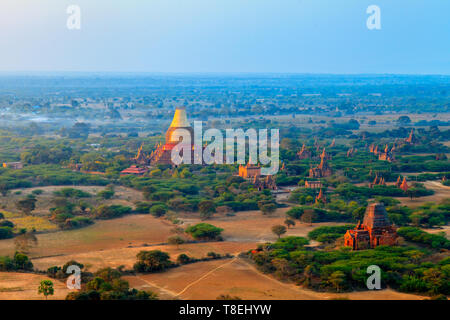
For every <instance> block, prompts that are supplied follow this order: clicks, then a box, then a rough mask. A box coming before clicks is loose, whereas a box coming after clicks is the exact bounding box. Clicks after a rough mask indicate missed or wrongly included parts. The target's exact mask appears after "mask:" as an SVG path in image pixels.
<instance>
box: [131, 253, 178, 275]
mask: <svg viewBox="0 0 450 320" xmlns="http://www.w3.org/2000/svg"><path fill="white" fill-rule="evenodd" d="M136 257H137V259H138V261H137V262H136V263H135V264H134V267H133V268H134V270H135V271H137V272H155V271H162V270H164V269H166V268H169V267H170V266H172V262H171V261H170V256H169V254H167V253H166V252H162V251H160V250H152V251H141V252H139V253H138V254H137V256H136Z"/></svg>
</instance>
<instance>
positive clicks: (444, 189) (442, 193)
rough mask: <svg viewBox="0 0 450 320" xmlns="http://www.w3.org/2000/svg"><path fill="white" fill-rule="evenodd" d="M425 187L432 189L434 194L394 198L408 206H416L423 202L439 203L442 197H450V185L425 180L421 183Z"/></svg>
mask: <svg viewBox="0 0 450 320" xmlns="http://www.w3.org/2000/svg"><path fill="white" fill-rule="evenodd" d="M423 184H424V185H425V187H426V188H427V189H431V190H434V194H433V195H431V196H426V197H420V198H413V199H412V200H411V199H410V198H405V197H401V198H396V199H397V200H399V201H400V202H401V203H402V204H403V205H405V206H409V207H418V206H420V205H422V204H423V203H424V202H434V203H439V202H441V201H442V200H444V199H450V187H448V186H444V185H443V184H442V183H441V182H440V181H425V182H424V183H423Z"/></svg>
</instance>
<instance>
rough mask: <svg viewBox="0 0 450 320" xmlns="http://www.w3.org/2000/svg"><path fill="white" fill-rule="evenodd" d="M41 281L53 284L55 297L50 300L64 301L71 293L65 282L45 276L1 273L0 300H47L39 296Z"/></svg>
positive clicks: (49, 298)
mask: <svg viewBox="0 0 450 320" xmlns="http://www.w3.org/2000/svg"><path fill="white" fill-rule="evenodd" d="M41 280H51V281H52V282H53V287H54V289H55V290H54V295H53V296H48V300H63V299H65V298H66V295H67V294H68V293H69V292H70V290H69V289H67V287H66V285H65V284H64V283H63V282H60V281H58V280H55V279H50V278H48V277H46V276H44V275H36V274H31V273H14V272H0V300H45V297H44V296H43V295H42V294H41V295H40V294H38V287H39V283H40V282H41Z"/></svg>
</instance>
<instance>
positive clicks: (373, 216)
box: [344, 203, 398, 250]
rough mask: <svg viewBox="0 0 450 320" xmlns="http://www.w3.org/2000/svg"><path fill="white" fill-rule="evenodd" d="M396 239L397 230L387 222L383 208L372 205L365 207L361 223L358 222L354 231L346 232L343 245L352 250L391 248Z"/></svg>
mask: <svg viewBox="0 0 450 320" xmlns="http://www.w3.org/2000/svg"><path fill="white" fill-rule="evenodd" d="M397 238H398V236H397V230H396V228H395V227H394V226H392V225H391V223H390V222H389V219H388V217H387V212H386V209H385V208H384V206H383V205H382V204H381V203H373V204H370V205H369V206H368V207H367V209H366V214H365V215H364V220H363V223H362V224H361V223H360V222H358V225H357V226H356V228H355V229H352V230H347V232H346V233H345V235H344V245H345V246H347V247H351V248H352V249H353V250H360V249H369V248H375V247H377V246H381V245H389V246H392V245H395V244H397Z"/></svg>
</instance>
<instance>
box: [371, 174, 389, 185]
mask: <svg viewBox="0 0 450 320" xmlns="http://www.w3.org/2000/svg"><path fill="white" fill-rule="evenodd" d="M385 185H386V181H385V180H384V178H383V177H378V174H376V175H375V179H373V181H372V183H370V184H369V187H370V188H373V186H385Z"/></svg>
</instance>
